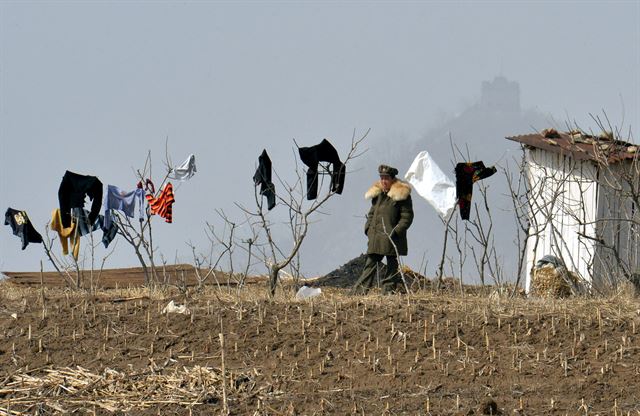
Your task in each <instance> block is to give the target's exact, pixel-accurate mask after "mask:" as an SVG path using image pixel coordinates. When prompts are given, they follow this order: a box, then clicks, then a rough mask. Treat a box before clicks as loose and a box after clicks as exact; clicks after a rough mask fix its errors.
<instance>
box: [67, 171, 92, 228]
mask: <svg viewBox="0 0 640 416" xmlns="http://www.w3.org/2000/svg"><path fill="white" fill-rule="evenodd" d="M87 196H88V197H89V198H90V199H91V200H92V203H91V210H90V211H89V222H90V223H91V224H93V223H94V222H96V220H97V219H98V214H99V213H100V207H101V205H102V182H100V180H99V179H98V178H96V177H95V176H87V175H79V174H77V173H74V172H69V171H66V172H65V174H64V176H63V177H62V182H61V183H60V189H58V201H59V202H60V215H61V217H62V225H63V226H64V227H69V226H70V225H71V208H84V199H85V197H87Z"/></svg>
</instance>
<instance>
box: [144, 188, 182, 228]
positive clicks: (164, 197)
mask: <svg viewBox="0 0 640 416" xmlns="http://www.w3.org/2000/svg"><path fill="white" fill-rule="evenodd" d="M146 198H147V201H148V202H149V210H150V211H151V215H154V214H157V215H159V216H161V217H162V218H164V220H165V222H168V223H171V222H172V221H173V203H174V202H175V201H176V200H175V198H174V196H173V185H172V184H171V182H167V184H166V185H165V186H164V188H163V189H162V190H161V191H160V194H159V195H158V196H157V197H154V196H153V195H150V194H147V195H146Z"/></svg>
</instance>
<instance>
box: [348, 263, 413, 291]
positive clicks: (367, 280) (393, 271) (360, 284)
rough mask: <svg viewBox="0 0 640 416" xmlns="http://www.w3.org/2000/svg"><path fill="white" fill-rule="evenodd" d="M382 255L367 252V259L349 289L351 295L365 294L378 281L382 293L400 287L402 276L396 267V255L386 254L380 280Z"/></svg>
mask: <svg viewBox="0 0 640 416" xmlns="http://www.w3.org/2000/svg"><path fill="white" fill-rule="evenodd" d="M383 257H384V256H383V255H381V254H367V261H366V262H365V264H364V269H363V270H362V274H361V275H360V277H359V278H358V281H357V282H356V283H355V284H354V285H353V288H352V289H351V294H352V295H356V294H365V293H367V292H368V291H369V290H370V289H372V288H374V287H376V286H377V285H378V283H380V285H381V286H382V289H383V291H384V293H391V292H393V291H395V290H397V289H398V288H399V287H402V285H403V283H402V277H401V275H400V271H399V269H398V258H397V257H396V256H387V267H386V271H385V274H384V276H383V278H382V279H381V280H380V276H379V274H380V268H381V267H382V258H383Z"/></svg>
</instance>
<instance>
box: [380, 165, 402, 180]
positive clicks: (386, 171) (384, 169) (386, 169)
mask: <svg viewBox="0 0 640 416" xmlns="http://www.w3.org/2000/svg"><path fill="white" fill-rule="evenodd" d="M378 173H379V174H380V175H381V176H382V175H389V176H391V177H392V178H395V177H396V175H397V174H398V169H396V168H392V167H391V166H387V165H380V166H378Z"/></svg>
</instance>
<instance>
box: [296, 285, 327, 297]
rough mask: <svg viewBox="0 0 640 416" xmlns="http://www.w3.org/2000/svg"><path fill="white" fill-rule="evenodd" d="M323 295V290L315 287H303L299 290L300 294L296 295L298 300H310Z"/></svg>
mask: <svg viewBox="0 0 640 416" xmlns="http://www.w3.org/2000/svg"><path fill="white" fill-rule="evenodd" d="M321 293H322V289H320V288H319V287H318V288H313V287H309V286H302V287H301V288H300V289H298V292H297V293H296V299H309V298H314V297H316V296H319V295H320V294H321Z"/></svg>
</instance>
